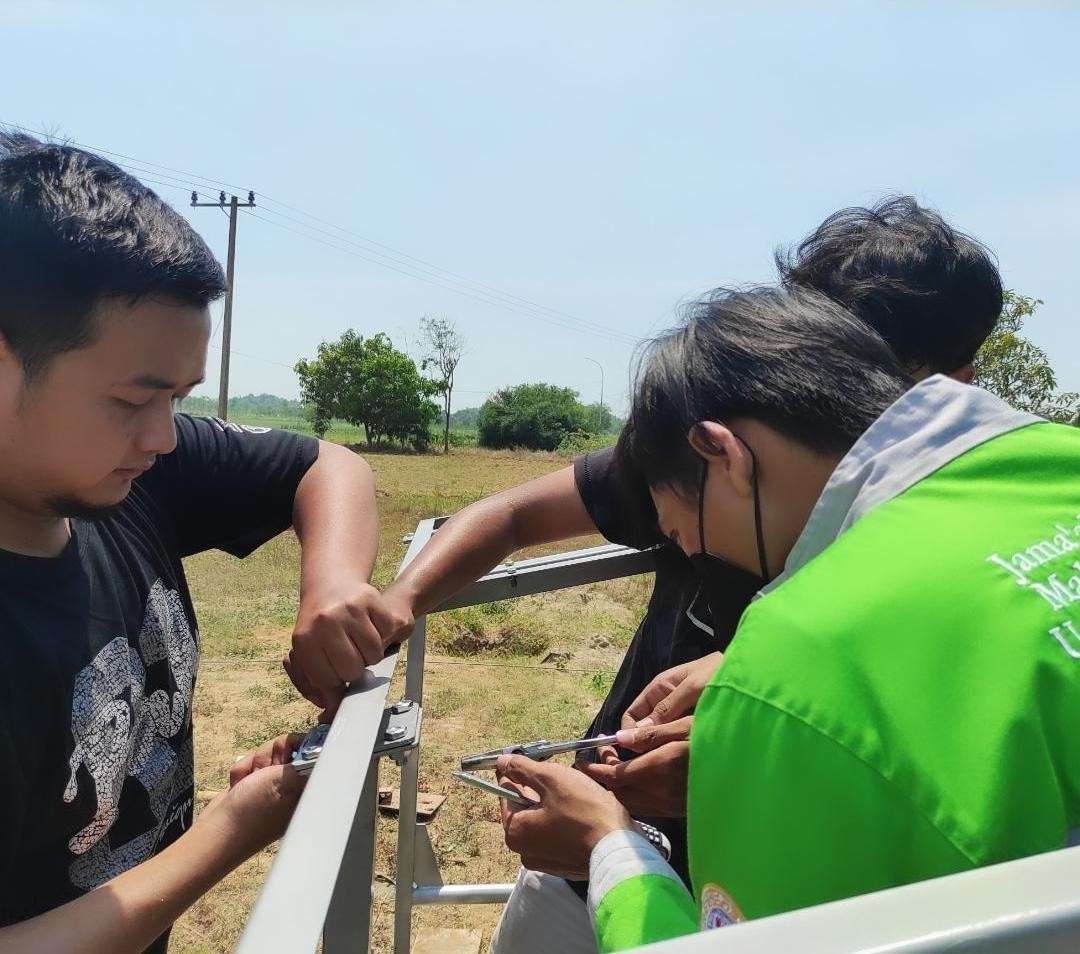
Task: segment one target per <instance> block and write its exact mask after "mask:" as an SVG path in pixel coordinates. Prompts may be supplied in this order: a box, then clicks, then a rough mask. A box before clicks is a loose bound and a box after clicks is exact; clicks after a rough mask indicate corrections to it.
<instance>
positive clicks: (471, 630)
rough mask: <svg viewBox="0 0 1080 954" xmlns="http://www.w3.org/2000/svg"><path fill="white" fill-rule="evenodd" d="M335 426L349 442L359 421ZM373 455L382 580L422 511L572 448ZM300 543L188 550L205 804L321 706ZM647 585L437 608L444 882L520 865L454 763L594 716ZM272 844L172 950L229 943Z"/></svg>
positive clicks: (384, 918) (437, 780) (459, 910)
mask: <svg viewBox="0 0 1080 954" xmlns="http://www.w3.org/2000/svg"><path fill="white" fill-rule="evenodd" d="M259 423H263V422H262V421H260V422H259ZM335 436H343V437H344V438H345V440H346V441H348V435H335ZM349 442H351V441H349ZM365 456H366V457H367V459H368V461H369V462H370V463H371V465H372V467H373V468H374V470H375V473H376V476H377V479H378V495H379V510H380V519H381V529H380V546H379V561H378V565H377V567H376V571H375V576H374V580H375V582H376V584H378V585H383V584H385V583H387V582H388V581H389V580H391V579H392V578H393V576H394V573H395V572H396V569H397V566H398V563H399V562H400V560H401V557H402V556H403V554H404V549H405V548H404V545H403V544H402V542H401V538H402V536H403V534H405V533H407V532H408V531H410V530H412V529H413V527H415V525H416V523H417V521H419V520H420V519H422V518H424V517H431V516H437V515H440V514H448V513H452V512H454V511H456V510H458V509H460V508H461V507H463V506H465V505H466V504H468V503H471V502H472V501H474V500H477V499H479V498H480V497H482V496H484V495H486V494H489V493H492V492H494V491H497V490H500V489H503V488H505V487H509V486H512V485H514V484H517V483H520V482H521V481H524V480H528V479H530V478H532V477H535V476H539V475H540V474H544V473H548V472H550V471H552V470H555V469H558V468H560V467H565V466H567V465H568V463H569V460H568V458H566V457H562V456H559V455H555V454H530V453H510V452H493V451H481V450H476V449H474V448H469V449H461V450H458V451H456V452H454V453H452V454H451V455H450V456H449V457H445V458H444V457H441V456H438V455H434V454H432V455H416V456H413V455H405V454H371V455H365ZM589 542H590V541H583V542H582V543H581V545H587V544H588V543H589ZM592 542H595V541H592ZM298 552H299V551H298V547H297V544H296V541H295V539H294V538H293V537H292V535H291V534H284V535H282V536H281V537H278V538H277V539H275V540H273V541H271V542H270V543H269V544H267V545H266V546H264V547H262V548H261V549H260V550H259V551H257V552H256V553H254V554H252V555H251V556H250V557H248V558H247V559H246V560H242V561H241V560H235V559H233V558H232V557H228V556H226V555H224V554H221V553H217V552H214V553H207V554H202V555H200V556H198V557H195V558H193V559H190V560H188V561H187V571H188V575H189V580H190V583H191V589H192V593H193V595H194V598H195V604H196V607H197V610H198V613H199V619H200V624H201V639H202V656H201V663H200V671H199V680H198V687H197V689H196V698H195V738H196V783H195V786H196V791H197V799H196V802H197V806H199V805H202V804H205V802H206V800H207V798H209V797H210V796H211V795H212V794H213V793H214V792H216V791H218V790H220V789H221V788H223V787H224V786H225V784H226V778H227V772H228V766H229V765H230V764H231V763H232V761H233V759H235V758H236V756H237V755H239V754H241V753H242V752H243V751H245V750H246V749H248V748H250V747H251V746H253V745H256V744H258V743H259V742H261V741H262V740H264V739H266V738H270V737H272V736H275V735H277V734H279V733H281V732H285V731H290V730H300V729H304V728H306V727H308V726H309V725H310V724H311V723H312V721H313V720H314V717H315V712H314V709H313V708H312V707H311V706H310V705H308V704H307V703H306V702H304V701H303V700H302V699H301V698H300V697H299V696H298V695H297V693H296V691H295V690H294V689H293V688H292V686H291V684H290V683H289V681H288V679H287V678H286V677H285V676H284V674H283V672H282V670H281V667H280V664H279V660H280V658H281V656H282V655H283V654H284V652H285V651H286V650H287V648H288V646H289V640H290V636H291V627H292V624H293V621H294V619H295V612H296V593H297V587H298V582H299V573H298ZM649 587H650V581H649V580H648V579H643V578H637V579H631V580H622V581H615V582H611V583H602V584H595V585H591V586H586V587H580V588H577V589H574V590H567V591H564V592H562V593H558V594H550V595H546V596H542V597H528V598H526V599H523V600H520V601H514V602H512V603H495V604H489V605H487V606H485V607H477V608H472V609H466V610H459V611H454V612H451V613H446V614H443V615H440V616H437V617H434V618H433V619H432V620H431V621H430V625H429V654H428V663H427V667H426V669H427V671H426V687H425V699H424V709H425V719H424V737H423V745H422V749H421V761H420V787H421V790H422V791H426V792H437V793H444V794H447V795H448V796H449V798H448V800H447V802H446V804H445V805H444V806H443V808H442V810H441V811H440V813H439V815H438V818H437V819H436V821H435V822H434V823H433V824H432V826H431V829H430V831H431V834H432V840H433V842H434V845H435V851H436V854H437V855H438V857H439V861H440V864H441V867H442V871H443V877H444V879H445V880H446V881H447V882H448V883H449V882H454V881H468V882H478V881H479V882H485V881H508V880H512V878H513V876H514V873H515V872H516V870H517V865H516V863H515V859H514V858H513V857H512V856H511V855H509V854H508V852H507V851H506V849H505V848H504V847H503V845H502V838H501V828H500V827H499V825H498V820H497V818H498V816H497V811H496V803H495V800H494V799H486V798H484V797H482V796H481V797H477V795H476V793H475V792H474V791H473V790H471V789H463V787H462V786H461V785H459V784H457V783H455V782H454V781H453V779H452V778H451V777H450V770H451V769H452V768H456V767H457V759H458V758H459V757H460V755H461V754H462V753H465V752H469V751H475V750H477V749H481V748H490V747H494V746H496V745H501V744H505V743H506V742H508V741H511V740H521V739H528V738H534V737H537V736H547V737H549V738H561V737H565V736H569V735H573V734H575V733H577V732H580V731H581V730H582V729H584V728H585V727H586V725H587V724H588V722H589V720H590V719H591V717H592V714H593V712H594V711H595V709H596V707H597V705H598V703H599V700H600V699H601V698H602V697H603V695H604V693H605V692H606V690H607V687H608V685H609V684H610V678H611V674H612V673H613V671H614V669H615V667H616V666H617V665H618V661H619V658H620V656H621V652H622V649H623V648H624V647H625V646H626V644H627V643H628V642H629V640H630V638H631V636H632V635H633V632H634V627H635V625H636V621H637V619H638V618H639V617H640V615H641V613H642V612H643V610H644V605H645V601H646V599H647V596H648V592H649ZM553 650H559V651H560V652H559V653H558V654H557V659H558V662H557V663H549V664H544V663H543V660H544V658H545V657H547V656H548V655H549V654H551V653H552V651H553ZM563 653H566V654H568V655H566V656H564V655H563ZM403 670H404V667H403V666H399V671H401V672H403ZM401 681H402V680H401V676H400V675H399V676H398V678H397V680H396V685H395V686H394V687H392V689H391V695H390V698H396V697H398V696H399V695H400V693H401ZM395 773H396V767H395V766H394V765H393V764H392V763H390V762H388V761H384V762H383V771H382V775H381V778H380V784H382V785H383V786H394V785H396V784H397V779H396V774H395ZM395 825H396V822H395V821H394V820H392V819H380V821H379V831H378V844H377V857H376V882H377V883H382V884H387V885H389V884H392V882H393V878H394V857H393V852H394V837H395V831H396V828H395ZM272 859H273V850H272V849H271V850H267V851H264V852H262V853H261V854H260V855H259V856H257V857H256V858H254V859H252V860H251V861H250V862H249V863H248V864H246V865H245V866H243V867H242V868H241V869H239V870H238V871H236V872H234V873H233V875H232V876H231V877H229V878H228V879H226V880H225V881H224V882H223V883H222V884H220V885H218V886H217V887H216V888H215V889H214V890H213V891H211V892H210V893H209V894H208V895H207V896H206V897H205V898H203V899H202V900H201V901H199V902H198V903H197V904H196V905H195V906H194V907H193V908H192V909H191V911H189V912H188V913H187V914H186V915H185V916H184V917H183V918H182V919H181V920H180V921H179V922H178V923H177V925H176V929H175V931H174V933H173V943H172V947H171V950H173V951H175V952H182V954H210V952H215V954H216V952H223V951H230V950H232V948H233V945H234V944H235V942H236V940H237V938H238V937H239V934H240V932H241V930H242V929H243V925H244V923H245V921H246V919H247V916H248V913H249V911H250V909H251V906H252V904H253V902H254V899H255V897H256V895H257V893H258V890H259V888H260V886H261V885H262V883H263V881H264V879H265V877H266V873H267V871H268V869H269V866H270V863H271V861H272ZM497 917H498V909H497V908H496V907H492V906H479V905H477V906H463V907H456V908H443V907H440V908H421V909H420V910H419V911H418V912H417V913H416V914H415V915H414V926H415V929H416V931H417V932H419V933H422V932H423V930H424V929H425V928H429V927H434V926H438V927H468V928H473V929H479V930H481V931H483V935H484V942H485V945H486V942H487V939H488V938H489V937H490V933H491V929H492V928H493V927H494V925H495V921H496V919H497ZM391 919H392V905H391V904H390V903H389V902H388V901H386V900H377V901H376V904H375V912H374V920H373V945H372V950H374V951H389V950H390V942H389V938H390V932H391V928H392V920H391Z"/></svg>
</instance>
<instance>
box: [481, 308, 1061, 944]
mask: <svg viewBox="0 0 1080 954" xmlns="http://www.w3.org/2000/svg"><path fill="white" fill-rule="evenodd" d="M619 453H620V454H623V455H626V456H627V458H628V459H629V460H632V461H633V463H634V465H635V466H636V467H637V468H639V470H640V472H641V473H642V474H643V475H644V477H645V479H646V480H647V482H648V484H649V486H650V488H651V493H652V497H653V500H654V502H655V504H656V509H657V514H658V516H659V520H660V524H661V527H662V529H663V531H664V533H665V534H666V535H667V536H668V537H669V538H670V539H671V540H672V541H673V542H675V543H677V544H678V545H679V546H681V547H682V548H683V550H684V551H685V552H686V553H687V554H688V555H689V556H690V557H691V559H692V560H694V562H696V563H698V564H699V565H700V568H701V570H702V573H703V575H704V576H705V577H706V578H707V577H708V575H709V572H710V568H714V567H716V566H717V565H719V564H720V563H722V562H724V561H728V562H730V563H733V564H736V565H738V566H741V567H743V568H744V569H747V570H752V571H756V572H759V573H760V574H761V575H762V576H763V577H765V578H767V579H768V580H769V582H768V584H767V585H766V586H765V587H764V589H763V590H762V593H761V595H760V596H759V598H758V599H757V600H756V601H755V602H754V603H753V604H751V606H750V608H749V609H748V610H747V611H746V613H745V614H744V616H743V618H742V620H741V621H740V624H739V626H738V629H737V631H736V635H735V638H734V640H733V642H732V644H731V646H730V648H729V649H728V651H727V653H726V654H725V656H724V659H723V662H722V663H721V665H720V666H719V668H718V669H716V671H715V673H714V674H713V676H712V678H711V680H710V681H709V683H708V685H707V686H706V687H705V689H704V691H703V692H702V694H701V697H700V699H699V701H698V703H697V707H696V710H695V715H694V717H693V726H692V731H691V734H690V760H689V779H688V803H687V816H688V826H689V855H690V873H691V882H692V883H691V886H690V888H691V890H690V891H688V890H687V888H686V887H684V885H683V884H682V883H681V882H680V881H679V879H678V878H677V877H676V876H675V875H674V873H673V872H672V871H671V869H670V868H669V867H668V866H667V864H666V863H665V862H664V860H663V859H662V857H661V856H660V855H659V854H658V853H657V852H656V851H655V850H654V849H653V848H652V847H651V846H650V845H649V844H648V843H647V842H646V841H645V839H644V838H642V837H641V836H640V835H639V834H638V833H637V832H636V831H635V830H634V828H633V824H632V822H631V820H630V818H629V816H628V815H627V813H626V812H625V810H624V809H623V808H622V806H621V805H620V804H619V802H618V801H617V800H616V799H615V797H614V795H613V794H612V793H611V792H609V791H607V790H606V789H604V788H603V787H602V786H600V785H598V784H597V783H596V782H594V781H592V780H591V779H590V778H588V777H587V776H586V775H585V774H584V773H582V772H578V771H574V770H572V769H570V768H569V767H566V766H560V765H553V764H539V763H533V762H530V761H528V760H527V759H524V758H522V757H519V756H515V757H509V758H504V759H503V760H501V762H500V766H499V774H500V778H502V779H503V780H504V781H505V782H507V783H508V784H511V785H515V786H517V787H519V788H520V789H523V790H525V791H527V792H529V793H531V794H532V795H533V796H534V797H535V798H536V799H538V801H539V805H538V806H537V807H533V808H515V807H514V806H510V805H507V804H505V803H504V808H503V811H504V817H503V821H504V827H505V831H506V841H507V845H508V846H509V847H510V848H511V849H512V850H514V851H516V852H518V853H519V854H521V856H522V861H523V863H524V864H525V865H526V866H527V867H529V868H532V869H534V870H544V871H549V872H551V873H555V874H562V875H566V874H578V875H580V874H582V873H585V872H587V873H588V875H589V878H590V893H589V907H590V913H591V915H592V918H593V923H594V927H595V930H596V934H597V940H598V944H599V947H600V950H601V951H619V950H625V949H627V948H632V947H635V946H638V945H642V944H646V943H651V942H654V941H659V940H663V939H666V938H671V937H677V936H681V935H685V934H688V933H691V932H695V931H698V930H701V929H709V928H715V927H720V926H723V925H726V924H730V923H732V922H736V921H740V920H743V919H750V918H759V917H763V916H766V915H771V914H777V913H780V912H783V911H788V910H792V909H795V908H800V907H805V906H808V905H813V904H818V903H822V902H826V901H831V900H835V899H839V898H844V897H850V896H853V895H857V894H863V893H866V892H870V891H876V890H880V889H884V888H888V887H892V886H895V885H900V884H904V883H909V882H914V881H919V880H924V879H927V878H933V877H936V876H940V875H945V874H950V873H953V872H958V871H962V870H965V869H970V868H974V867H978V866H980V865H986V864H991V863H994V862H1000V861H1005V860H1008V859H1012V858H1017V857H1021V856H1025V855H1031V854H1035V853H1038V852H1043V851H1049V850H1053V849H1056V848H1061V847H1064V846H1066V845H1068V844H1072V843H1074V842H1075V841H1077V834H1078V829H1080V748H1078V747H1077V746H1076V745H1075V744H1074V742H1073V740H1072V729H1073V727H1074V726H1075V725H1076V724H1077V721H1078V719H1080V668H1078V667H1080V430H1078V429H1076V428H1071V427H1066V426H1064V425H1057V424H1051V423H1048V422H1046V421H1044V420H1042V419H1041V418H1038V417H1035V416H1033V415H1031V414H1026V413H1021V412H1018V411H1015V410H1013V409H1012V408H1010V407H1009V406H1008V405H1006V404H1005V403H1003V402H1002V401H1000V400H999V399H998V398H996V397H994V396H992V395H990V394H988V393H987V392H985V391H983V390H981V389H979V388H976V387H972V386H969V385H965V384H961V383H959V382H957V381H954V380H951V379H949V378H946V377H943V376H941V375H934V376H932V377H930V378H927V379H925V380H923V381H921V382H919V383H918V384H916V385H914V386H913V387H912V386H911V382H910V381H909V380H908V379H907V378H906V376H905V375H904V373H903V372H902V371H901V370H900V368H899V367H898V365H897V364H896V361H895V358H894V357H893V356H892V354H891V352H890V351H889V350H888V348H887V347H886V346H885V345H884V343H883V342H882V341H881V340H880V339H879V338H878V337H877V335H876V334H874V333H873V332H872V331H870V330H869V329H868V328H867V327H866V326H865V325H864V324H862V323H860V322H858V321H857V320H856V319H854V318H853V317H851V316H850V315H849V314H848V313H847V312H845V311H844V310H843V309H842V308H841V307H840V306H838V305H836V304H835V303H833V302H831V301H829V300H827V299H824V298H822V297H820V296H817V295H815V294H813V293H810V292H806V291H799V290H797V289H791V290H786V291H785V290H780V289H759V290H754V291H748V292H722V291H721V292H716V293H714V294H713V295H712V296H710V297H709V298H708V299H706V300H705V301H703V302H702V303H700V305H698V306H697V307H696V309H694V310H693V312H692V313H691V314H690V316H689V317H688V319H687V320H686V322H685V323H684V324H683V325H682V326H681V327H679V328H677V329H675V330H674V331H671V332H669V333H667V334H666V335H663V336H662V337H660V338H659V339H657V340H656V341H655V342H654V343H653V345H652V347H651V350H650V351H649V352H648V353H647V355H646V357H645V360H644V362H643V366H642V372H641V374H640V375H639V380H638V382H637V385H636V390H635V394H634V398H633V406H632V409H631V413H630V417H629V420H628V423H627V427H626V430H625V433H624V435H623V437H622V438H621V442H620V448H619ZM628 731H629V732H630V734H633V731H634V730H628Z"/></svg>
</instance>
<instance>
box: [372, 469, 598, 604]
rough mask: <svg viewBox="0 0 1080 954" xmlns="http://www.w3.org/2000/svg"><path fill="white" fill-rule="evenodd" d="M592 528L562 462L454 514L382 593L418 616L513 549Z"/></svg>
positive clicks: (574, 535)
mask: <svg viewBox="0 0 1080 954" xmlns="http://www.w3.org/2000/svg"><path fill="white" fill-rule="evenodd" d="M596 532H597V531H596V525H595V524H594V523H593V521H592V518H591V517H590V516H589V513H588V511H587V510H586V509H585V504H584V502H583V501H582V499H581V494H580V493H579V492H578V489H577V483H576V482H575V480H574V468H573V467H564V468H562V469H561V470H557V471H555V472H554V473H551V474H546V475H544V476H543V477H537V478H536V479H535V480H530V481H529V482H528V483H524V484H521V485H519V486H517V487H511V488H510V489H509V490H504V491H502V493H498V494H494V495H493V496H491V497H485V498H484V499H483V500H478V501H477V502H476V503H474V504H471V505H470V506H468V507H466V508H465V509H464V510H462V511H460V512H459V513H456V514H454V516H452V517H451V518H450V519H449V520H447V521H446V523H444V524H443V525H442V526H441V527H440V528H439V531H438V533H436V534H435V535H434V536H432V538H431V540H429V541H428V544H427V546H425V547H424V549H423V550H421V551H420V553H419V554H417V556H416V559H414V560H413V562H412V563H411V564H410V565H409V567H408V568H407V569H406V570H405V572H404V573H402V574H401V576H400V577H398V579H397V581H396V582H395V583H394V584H393V585H392V586H391V587H390V588H389V589H388V590H387V591H386V595H387V597H388V598H389V599H392V600H396V601H400V602H402V603H404V604H405V605H406V606H408V607H409V609H410V611H411V613H412V614H413V615H414V616H420V615H421V614H423V613H428V612H430V611H431V610H433V609H434V608H435V607H436V606H438V605H439V604H440V603H442V602H443V600H445V599H447V598H449V597H451V596H453V595H454V594H455V593H457V592H458V591H459V590H461V589H462V588H463V587H465V586H468V585H469V584H470V583H472V582H473V580H476V579H479V578H480V577H481V576H483V575H484V574H485V573H487V572H488V570H490V569H491V568H492V567H493V566H495V565H496V564H497V563H499V562H501V561H502V560H505V559H506V558H507V557H508V556H509V555H510V554H511V553H513V552H514V551H515V550H520V549H522V548H523V547H531V546H536V545H538V544H542V543H553V542H554V541H556V540H566V539H569V538H571V537H576V536H582V535H585V534H589V533H596Z"/></svg>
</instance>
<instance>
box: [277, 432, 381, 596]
mask: <svg viewBox="0 0 1080 954" xmlns="http://www.w3.org/2000/svg"><path fill="white" fill-rule="evenodd" d="M293 527H294V529H295V530H296V535H297V537H298V538H299V539H300V548H301V558H300V574H301V589H303V588H304V586H305V584H307V583H309V582H310V581H313V580H316V581H317V580H319V579H321V578H323V577H324V576H326V575H328V574H331V573H340V571H341V570H342V568H348V570H349V572H351V573H354V574H356V575H358V576H359V577H361V578H362V581H363V582H365V583H366V582H367V581H368V580H369V579H370V578H371V571H372V569H373V567H374V566H375V557H376V556H377V555H378V550H379V518H378V513H377V511H376V506H375V477H374V475H373V474H372V472H371V468H370V467H369V466H368V464H367V462H366V461H365V460H364V459H363V458H362V457H360V456H358V455H357V454H354V453H353V452H352V451H350V450H347V449H346V448H344V447H342V446H340V445H339V444H331V443H327V442H326V441H321V442H320V444H319V459H318V460H316V461H315V463H314V464H312V465H311V468H310V469H309V470H308V472H307V473H306V474H305V475H304V478H303V480H301V481H300V486H299V487H298V488H297V490H296V497H295V500H294V502H293Z"/></svg>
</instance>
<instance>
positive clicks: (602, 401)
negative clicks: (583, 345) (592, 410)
mask: <svg viewBox="0 0 1080 954" xmlns="http://www.w3.org/2000/svg"><path fill="white" fill-rule="evenodd" d="M582 357H583V358H585V360H586V361H591V362H592V363H593V364H595V365H596V366H597V367H598V368H599V369H600V420H599V422H598V423H597V431H598V432H599V431H600V430H601V429H602V428H603V426H604V366H603V365H602V364H601V363H600V362H599V361H597V360H596V358H589V357H586V356H585V355H582Z"/></svg>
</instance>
